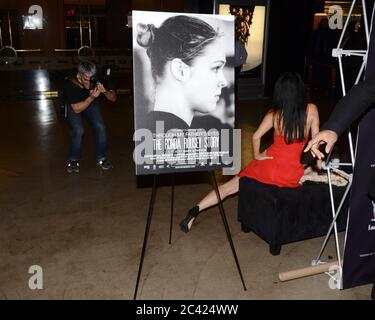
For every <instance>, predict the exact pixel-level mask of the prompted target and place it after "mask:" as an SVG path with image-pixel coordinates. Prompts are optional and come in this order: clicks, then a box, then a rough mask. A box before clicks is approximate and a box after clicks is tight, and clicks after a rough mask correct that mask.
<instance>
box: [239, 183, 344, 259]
mask: <svg viewBox="0 0 375 320" xmlns="http://www.w3.org/2000/svg"><path fill="white" fill-rule="evenodd" d="M344 192H345V187H336V186H333V193H334V198H335V206H336V207H338V205H339V204H340V200H341V198H342V196H343V194H344ZM347 198H348V197H347ZM330 201H331V200H330V196H329V188H328V185H327V184H321V183H310V182H309V183H306V184H304V185H302V186H301V187H298V188H280V187H277V186H272V185H267V184H263V183H260V182H258V181H256V180H253V179H249V178H241V179H240V188H239V194H238V221H240V223H241V227H242V231H243V232H250V231H253V232H254V233H256V234H257V235H258V236H259V237H260V238H262V239H263V240H264V241H266V242H267V243H268V244H269V248H270V252H271V254H273V255H278V254H280V251H281V246H282V245H283V244H285V243H289V242H294V241H300V240H305V239H310V238H314V237H319V236H323V235H326V233H327V232H328V229H329V226H330V224H331V222H332V211H331V202H330ZM347 203H348V200H346V201H345V203H344V206H343V207H342V209H341V212H340V214H339V217H338V219H337V227H338V230H339V231H344V230H345V227H346V217H347V208H348V205H347Z"/></svg>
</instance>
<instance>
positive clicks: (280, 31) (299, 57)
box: [265, 0, 314, 95]
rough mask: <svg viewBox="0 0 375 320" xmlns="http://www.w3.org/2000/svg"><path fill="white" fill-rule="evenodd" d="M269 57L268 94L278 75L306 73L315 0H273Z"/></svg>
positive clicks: (267, 70)
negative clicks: (307, 48) (306, 55)
mask: <svg viewBox="0 0 375 320" xmlns="http://www.w3.org/2000/svg"><path fill="white" fill-rule="evenodd" d="M269 9H270V11H269V32H268V49H267V58H266V88H265V91H266V95H271V94H272V89H273V86H274V83H275V81H276V79H277V77H278V75H279V74H280V73H282V72H284V71H297V72H300V74H301V75H303V71H304V65H305V53H306V47H307V44H308V41H309V39H310V35H311V32H312V25H313V11H314V1H313V0H302V1H301V0H271V1H270V8H269Z"/></svg>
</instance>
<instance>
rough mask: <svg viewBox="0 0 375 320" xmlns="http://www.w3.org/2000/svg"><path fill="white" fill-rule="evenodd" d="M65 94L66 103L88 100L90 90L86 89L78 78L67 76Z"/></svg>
mask: <svg viewBox="0 0 375 320" xmlns="http://www.w3.org/2000/svg"><path fill="white" fill-rule="evenodd" d="M63 95H64V101H65V103H66V104H74V103H78V102H81V101H84V100H86V99H87V98H88V96H89V95H90V90H87V89H85V87H84V86H83V85H81V84H80V83H79V82H78V80H77V79H76V78H67V79H65V82H64V92H63Z"/></svg>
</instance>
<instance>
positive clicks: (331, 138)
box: [304, 130, 338, 159]
mask: <svg viewBox="0 0 375 320" xmlns="http://www.w3.org/2000/svg"><path fill="white" fill-rule="evenodd" d="M337 138H338V136H337V133H336V132H334V131H332V130H323V131H320V132H319V133H317V134H316V135H315V136H314V137H313V138H312V139H311V140H310V141H309V143H308V144H307V146H306V148H305V150H304V152H307V151H309V150H310V152H311V154H312V155H313V157H314V158H315V157H317V158H318V159H323V158H324V154H323V153H322V152H321V151H319V146H320V145H321V144H323V143H326V147H325V152H326V153H327V154H328V153H329V152H330V151H331V149H332V148H333V145H334V144H335V143H336V141H337Z"/></svg>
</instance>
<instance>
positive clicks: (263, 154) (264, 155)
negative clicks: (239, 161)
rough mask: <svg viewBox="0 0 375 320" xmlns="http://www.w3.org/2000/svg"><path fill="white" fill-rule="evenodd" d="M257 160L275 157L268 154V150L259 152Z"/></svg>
mask: <svg viewBox="0 0 375 320" xmlns="http://www.w3.org/2000/svg"><path fill="white" fill-rule="evenodd" d="M254 159H255V160H271V159H273V157H270V156H267V150H264V151H263V152H261V153H259V155H257V156H255V158H254Z"/></svg>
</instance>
